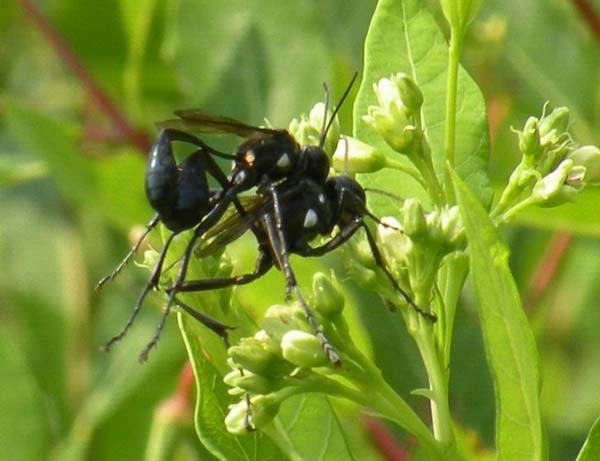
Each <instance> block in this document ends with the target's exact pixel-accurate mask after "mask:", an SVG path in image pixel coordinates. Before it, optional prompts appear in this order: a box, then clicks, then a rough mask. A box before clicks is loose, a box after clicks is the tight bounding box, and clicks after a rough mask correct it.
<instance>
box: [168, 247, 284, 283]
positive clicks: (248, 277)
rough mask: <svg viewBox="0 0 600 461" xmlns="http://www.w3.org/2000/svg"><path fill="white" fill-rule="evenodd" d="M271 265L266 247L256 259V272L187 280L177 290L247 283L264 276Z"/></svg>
mask: <svg viewBox="0 0 600 461" xmlns="http://www.w3.org/2000/svg"><path fill="white" fill-rule="evenodd" d="M271 267H273V261H272V260H271V257H270V255H269V253H268V252H267V251H266V250H265V249H261V250H260V253H259V255H258V258H257V259H256V264H255V266H254V272H251V273H248V274H241V275H236V276H233V277H224V278H212V279H203V280H187V281H184V282H183V283H182V284H181V285H179V288H178V289H177V292H178V293H183V292H189V291H205V290H216V289H218V288H225V287H230V286H233V285H246V284H248V283H251V282H253V281H254V280H256V279H258V278H260V277H262V276H263V275H264V274H266V273H267V272H268V271H269V269H271ZM171 289H173V288H172V287H168V288H167V292H170V291H171Z"/></svg>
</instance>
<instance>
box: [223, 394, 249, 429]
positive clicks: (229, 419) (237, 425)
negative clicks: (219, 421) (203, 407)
mask: <svg viewBox="0 0 600 461" xmlns="http://www.w3.org/2000/svg"><path fill="white" fill-rule="evenodd" d="M249 417H250V409H249V408H248V402H247V400H246V399H242V400H240V401H239V402H238V403H235V404H233V405H230V406H229V413H227V416H225V427H227V430H228V431H229V432H230V433H232V434H234V435H242V434H245V433H246V432H248V431H249V430H250V429H251V426H250V421H249Z"/></svg>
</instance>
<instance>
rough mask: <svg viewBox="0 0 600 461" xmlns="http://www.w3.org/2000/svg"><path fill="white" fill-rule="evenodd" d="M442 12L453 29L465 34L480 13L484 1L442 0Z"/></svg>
mask: <svg viewBox="0 0 600 461" xmlns="http://www.w3.org/2000/svg"><path fill="white" fill-rule="evenodd" d="M440 3H441V5H442V11H443V12H444V16H445V17H446V20H447V21H448V23H449V24H450V25H451V26H452V28H456V29H458V30H459V31H461V32H464V30H465V28H466V27H467V26H468V25H469V24H470V23H471V21H472V20H473V18H475V15H476V14H477V12H478V11H479V8H480V7H481V4H482V3H483V0H440Z"/></svg>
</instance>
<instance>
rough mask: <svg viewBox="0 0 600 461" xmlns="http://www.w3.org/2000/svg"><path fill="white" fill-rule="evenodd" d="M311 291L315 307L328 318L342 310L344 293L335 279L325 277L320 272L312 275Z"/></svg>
mask: <svg viewBox="0 0 600 461" xmlns="http://www.w3.org/2000/svg"><path fill="white" fill-rule="evenodd" d="M312 288H313V293H314V297H315V309H316V310H317V312H319V313H320V314H321V315H323V316H324V317H325V318H328V319H334V318H336V317H337V316H339V315H340V314H341V313H342V311H343V310H344V294H343V293H342V290H341V289H340V286H339V284H338V283H337V280H335V279H332V278H330V277H327V276H326V275H325V274H323V273H322V272H317V273H316V274H315V275H314V276H313V286H312Z"/></svg>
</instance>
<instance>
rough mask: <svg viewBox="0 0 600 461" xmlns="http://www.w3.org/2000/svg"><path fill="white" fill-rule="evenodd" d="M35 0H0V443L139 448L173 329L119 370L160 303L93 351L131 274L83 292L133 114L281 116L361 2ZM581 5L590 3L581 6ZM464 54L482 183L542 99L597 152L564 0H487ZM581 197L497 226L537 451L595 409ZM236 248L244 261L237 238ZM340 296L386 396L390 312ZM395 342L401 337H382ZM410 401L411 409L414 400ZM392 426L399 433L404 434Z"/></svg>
mask: <svg viewBox="0 0 600 461" xmlns="http://www.w3.org/2000/svg"><path fill="white" fill-rule="evenodd" d="M430 3H431V6H432V7H433V8H435V2H430ZM35 5H37V8H38V9H39V11H40V12H41V14H42V15H43V17H44V18H45V19H46V21H47V24H48V26H49V27H48V28H45V27H44V26H43V25H40V24H41V23H40V22H39V21H38V20H36V16H35V14H34V12H33V10H32V9H31V8H30V3H29V2H25V1H16V0H8V1H6V2H4V3H3V6H2V8H0V262H1V267H2V276H1V277H0V370H1V372H0V453H3V454H6V453H10V457H9V458H7V459H11V460H28V461H29V460H38V459H39V460H43V459H59V460H67V459H71V460H88V459H89V460H109V459H110V460H120V459H127V460H138V459H144V457H145V456H146V455H145V453H146V451H147V447H148V445H149V441H150V442H151V440H152V437H151V436H149V434H150V431H151V427H152V425H153V421H155V418H154V414H155V410H156V409H157V408H158V407H159V405H160V404H161V402H164V401H165V400H166V399H168V398H169V396H171V395H172V394H173V393H174V392H175V391H176V388H177V382H178V379H179V376H180V373H181V369H182V367H183V364H184V362H185V352H184V349H183V345H182V341H181V339H180V338H179V334H178V332H177V328H176V325H175V322H174V321H170V322H168V328H167V331H166V332H165V334H164V336H163V337H162V339H161V342H160V344H159V347H158V348H157V349H156V350H155V351H154V352H153V354H152V355H151V358H150V360H149V362H148V363H146V364H144V365H139V364H138V362H137V353H138V351H139V350H140V348H141V347H142V346H143V344H144V343H145V341H147V339H148V338H149V337H150V335H151V333H152V331H153V328H154V326H155V324H156V321H157V320H158V306H159V301H160V299H159V297H158V296H150V299H149V300H148V302H147V306H146V309H144V312H143V313H142V315H141V316H140V318H139V320H138V321H137V323H136V325H135V327H134V328H133V329H132V331H131V334H129V335H128V337H127V338H126V340H125V341H123V342H122V343H121V344H119V346H118V347H116V348H115V349H114V350H113V351H112V352H111V353H110V354H103V353H101V352H99V350H98V346H99V345H100V344H102V343H103V341H105V340H106V339H107V338H109V337H111V336H112V335H113V334H115V333H116V332H118V331H119V328H120V327H121V326H122V325H123V323H124V321H125V319H126V317H127V315H128V313H129V310H130V308H131V306H132V305H133V303H134V301H135V298H136V296H137V293H138V291H139V289H140V288H141V287H142V284H143V281H144V279H145V277H146V275H147V272H146V271H145V270H142V269H136V268H135V267H133V266H132V267H130V268H128V270H125V271H124V272H123V273H122V275H121V276H120V277H119V279H118V281H117V282H115V283H113V284H111V285H110V286H107V287H106V289H105V290H104V291H103V292H102V293H101V294H98V293H96V292H95V291H94V285H95V283H96V281H97V280H98V279H99V278H100V277H101V276H103V275H105V273H106V272H107V271H109V270H110V269H111V268H112V267H113V266H114V265H115V264H116V263H117V262H118V261H119V260H120V258H121V257H122V255H124V253H125V252H126V251H127V248H128V245H129V243H128V234H130V233H131V232H132V229H134V226H137V225H140V224H143V223H145V222H146V221H147V219H148V218H149V217H150V216H151V210H150V209H149V207H148V206H147V204H146V201H145V198H144V195H143V186H142V184H143V174H144V152H143V151H142V150H141V148H142V147H143V145H144V144H146V143H147V142H149V141H150V142H151V140H152V138H153V136H155V133H156V132H155V129H154V127H153V123H154V122H155V121H157V120H161V119H164V118H167V117H169V116H170V113H171V112H172V110H174V109H176V108H184V107H201V108H203V109H204V110H206V111H207V112H211V113H215V114H223V115H229V116H233V117H237V118H240V119H242V120H244V121H247V122H249V123H254V124H260V123H262V121H263V119H264V118H265V117H266V118H268V120H269V121H270V122H271V123H272V124H273V125H274V126H287V124H288V122H289V120H290V119H291V118H292V117H297V116H298V115H299V114H300V113H302V112H306V111H308V110H309V109H310V107H311V106H312V105H313V104H314V102H316V101H318V100H320V99H321V98H322V82H328V84H329V85H330V87H331V89H332V93H333V94H334V95H339V94H340V93H341V91H342V89H343V88H344V86H345V85H346V83H347V82H348V80H349V78H350V76H351V74H352V73H353V72H354V71H356V70H360V69H361V59H362V43H363V40H364V36H365V33H366V31H367V27H368V24H369V20H370V16H371V13H372V11H373V8H374V6H375V1H371V0H368V1H367V0H326V1H322V2H319V1H316V0H302V1H296V2H290V3H286V4H285V6H283V4H282V2H281V1H276V0H261V1H259V0H254V1H252V0H248V1H242V0H235V1H230V2H222V1H217V0H201V1H198V0H165V1H157V0H102V1H100V0H92V1H87V2H80V1H75V0H55V1H52V2H50V1H39V2H35ZM591 6H592V7H594V8H596V10H597V11H599V12H600V1H599V0H594V1H593V2H591ZM438 17H439V15H438ZM440 23H441V20H440ZM56 37H62V40H64V44H66V46H67V47H68V48H69V49H70V50H71V51H72V53H73V55H74V56H76V58H77V59H78V60H79V63H80V65H81V68H82V69H83V71H84V72H86V73H87V74H89V76H91V78H92V79H93V80H94V81H95V82H96V84H97V85H98V88H99V89H100V91H101V92H102V93H103V94H105V95H107V96H108V98H109V99H110V100H111V101H112V103H113V104H114V107H115V108H116V109H117V110H118V112H119V113H120V114H121V116H122V117H123V118H124V119H125V120H127V123H128V124H129V125H130V126H131V127H133V129H134V131H135V133H133V134H130V135H127V133H126V132H125V130H124V127H125V125H124V124H123V122H121V123H120V124H117V125H115V123H114V120H111V118H110V117H108V116H107V113H106V110H105V109H103V108H102V106H101V104H100V103H99V100H98V98H97V95H96V96H94V95H93V94H90V86H89V82H86V81H85V80H84V79H82V78H81V76H76V75H75V74H74V73H73V71H72V68H70V67H69V64H68V62H67V54H66V52H65V51H64V50H63V51H58V52H57V46H58V48H60V46H61V42H60V41H58V42H57V41H56ZM465 65H466V67H467V68H468V69H469V71H470V72H471V73H472V74H473V75H474V76H475V79H476V80H477V81H478V82H479V83H480V85H481V87H482V91H483V93H484V95H485V96H486V100H487V103H488V112H489V115H490V125H491V133H492V140H493V144H492V145H493V152H492V158H491V160H490V166H491V172H492V180H493V181H494V182H495V183H496V184H501V183H502V181H504V180H505V179H506V177H507V176H508V174H509V172H510V170H511V168H512V167H513V166H514V165H515V164H516V162H517V161H518V157H517V148H516V142H515V139H516V138H515V136H514V134H512V133H511V131H510V126H511V125H512V126H515V127H519V126H521V125H522V124H523V122H524V119H525V117H526V116H527V115H530V114H533V115H538V114H539V113H540V112H541V109H542V106H543V104H544V102H545V101H546V100H550V101H551V103H552V105H568V106H569V107H570V109H571V111H572V114H573V126H572V132H573V133H574V134H575V136H576V137H577V141H578V142H580V143H582V144H586V143H596V144H600V136H599V135H598V126H599V120H598V119H599V116H600V104H599V103H600V85H599V71H600V37H599V36H596V35H594V33H593V30H592V29H591V28H590V26H589V23H588V22H587V21H585V20H583V18H582V16H581V14H580V13H579V12H578V11H577V10H576V9H575V7H574V2H570V1H567V0H530V1H528V2H522V1H518V0H496V1H494V2H486V4H485V5H484V7H483V9H482V11H481V13H480V14H479V16H478V19H477V20H476V21H475V23H474V24H473V28H472V31H471V33H470V35H469V37H468V45H467V49H466V52H465ZM398 70H399V71H401V70H402V69H398ZM355 90H356V88H355ZM350 114H351V104H347V105H346V106H345V108H344V110H343V111H342V114H341V118H342V127H343V131H345V132H346V133H348V132H349V131H348V130H349V129H350V128H349V127H350V126H351V124H350ZM118 127H120V129H118ZM124 133H125V134H124ZM217 142H218V141H217ZM599 198H600V195H599V194H598V192H597V191H596V190H589V191H586V192H585V193H584V194H582V196H581V197H579V198H578V203H576V204H574V205H568V206H566V207H563V208H560V209H556V210H549V211H544V212H539V211H535V212H530V213H527V214H526V215H525V216H524V217H523V219H522V222H521V223H520V224H519V225H516V226H513V227H511V228H509V229H506V238H507V240H508V241H509V243H510V245H511V248H512V251H513V256H512V259H511V263H512V266H513V269H514V272H515V277H516V279H517V283H518V284H519V287H520V288H521V291H522V293H523V295H524V297H525V301H526V303H525V304H526V308H527V309H528V315H529V316H530V319H531V321H532V324H533V326H534V329H535V332H536V336H537V340H538V347H539V350H540V356H541V364H542V370H543V380H544V389H543V403H544V412H545V417H546V422H547V428H548V433H549V437H550V452H551V459H552V460H556V461H563V460H568V459H574V458H575V455H576V453H577V451H578V448H579V446H580V444H581V442H582V441H583V439H584V437H585V433H586V432H587V430H588V429H589V427H590V426H591V423H592V422H593V420H594V419H595V417H596V416H598V415H599V414H600V392H598V389H599V388H600V360H598V352H599V351H600V335H599V334H598V331H599V328H600V309H599V306H598V301H597V300H598V299H599V297H600V284H598V283H597V281H598V280H599V279H600V242H598V240H597V237H598V235H600V201H599V200H598V199H599ZM556 231H560V232H561V233H560V234H558V236H557V234H556ZM155 243H156V244H158V241H157V240H155ZM561 244H562V247H563V248H564V249H565V251H564V252H562V253H561V252H560V251H558V250H559V247H560V246H561ZM548 248H550V253H551V254H553V255H554V256H561V255H562V257H561V258H557V270H556V272H552V271H551V270H550V269H551V268H550V267H549V266H541V265H540V264H541V262H542V261H544V255H545V252H547V251H548ZM237 251H239V255H240V256H238V259H244V258H245V255H246V253H245V249H244V248H242V247H240V248H238V250H237ZM327 263H331V264H333V265H336V261H334V260H333V258H328V259H327V260H325V261H324V262H312V263H301V262H300V261H298V264H300V266H301V269H300V272H301V274H300V275H301V277H300V278H301V281H303V283H307V281H308V280H309V276H310V274H311V273H312V272H313V271H314V268H315V265H316V264H321V265H323V264H327ZM540 271H541V273H542V274H548V273H550V275H552V274H553V276H552V277H551V283H550V284H549V287H548V289H547V290H546V291H545V292H544V293H543V294H542V295H541V296H537V295H536V294H535V292H532V288H531V286H532V280H533V279H534V275H535V274H538V273H540ZM272 286H281V287H283V282H282V278H281V276H280V274H276V273H274V274H271V275H270V278H269V279H268V280H267V281H263V282H262V283H260V284H258V285H257V286H256V287H255V288H253V289H252V290H251V291H249V292H248V294H247V296H246V298H244V297H243V295H242V296H241V299H246V301H247V302H250V301H249V300H252V299H260V300H261V302H263V303H264V305H268V304H269V303H270V302H276V301H281V298H282V294H283V288H282V289H281V291H280V292H279V291H274V290H272V289H270V288H271V287H272ZM346 288H347V290H348V293H349V295H351V296H352V297H353V299H354V300H355V302H354V304H355V305H358V306H362V309H360V310H359V311H358V315H360V317H361V319H362V320H363V322H364V329H363V330H362V331H363V333H364V341H365V342H366V343H367V344H369V347H371V348H372V351H373V354H374V356H375V358H376V360H377V361H378V363H379V364H380V365H381V367H382V369H383V370H384V373H385V375H386V377H387V378H388V379H389V380H390V382H392V383H393V385H394V386H395V387H396V388H397V389H399V390H400V391H401V392H402V393H403V395H407V393H408V391H409V390H411V389H414V388H416V387H421V386H422V385H423V383H424V373H423V370H422V368H421V366H420V363H419V360H418V357H417V352H416V350H415V348H414V346H413V345H412V343H411V342H410V339H409V338H408V335H405V334H403V333H402V331H398V330H401V329H402V326H401V325H400V322H390V321H389V316H390V314H389V312H387V311H386V310H385V309H384V308H383V307H382V306H381V305H380V302H379V300H378V299H377V298H376V297H375V296H374V295H372V294H368V293H361V292H359V291H357V290H356V289H355V288H354V287H353V286H352V285H351V284H347V285H346ZM462 307H463V308H462V309H460V311H459V317H458V320H457V322H458V323H457V328H456V334H455V336H456V338H455V341H456V346H455V349H454V355H455V356H454V358H453V367H454V368H453V372H452V373H453V374H452V382H451V403H452V406H453V413H454V415H455V417H456V419H457V420H458V422H459V423H460V424H462V425H463V426H464V427H465V428H466V429H468V430H472V431H473V432H474V433H476V434H477V436H478V437H479V438H480V440H481V443H482V444H483V445H485V446H492V445H493V424H494V407H493V391H492V388H491V380H490V378H489V375H488V372H487V369H486V365H485V358H484V353H483V350H482V344H481V338H480V335H479V332H478V325H477V316H476V312H475V309H474V306H473V305H472V299H471V297H470V295H469V293H468V292H467V293H465V296H464V301H463V303H462ZM396 335H400V338H401V342H400V344H392V343H391V338H395V337H396ZM411 402H412V403H414V404H415V406H416V408H417V409H418V411H419V412H420V413H421V414H423V415H426V413H427V408H426V407H425V405H424V403H423V400H422V399H416V398H415V399H413V400H411ZM344 414H345V413H342V416H343V415H344ZM396 435H397V436H398V440H400V442H402V440H403V434H401V433H399V432H397V433H396ZM179 437H180V440H179V441H178V444H177V450H176V453H174V454H173V458H172V459H212V458H211V457H210V456H209V455H208V454H206V453H205V452H203V450H202V449H201V448H199V446H198V442H197V439H196V438H195V435H194V432H193V428H192V427H191V416H190V418H189V424H186V423H183V424H182V426H181V433H180V435H179ZM356 444H357V445H358V444H360V446H359V447H357V448H356V449H357V450H360V453H362V457H358V458H357V459H373V460H376V459H382V458H379V457H378V455H377V454H376V450H375V449H374V448H373V447H372V446H369V445H368V444H367V443H366V442H365V441H364V440H362V439H361V441H360V442H358V441H357V442H356ZM3 456H4V455H3ZM178 456H179V458H177V457H178Z"/></svg>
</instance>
